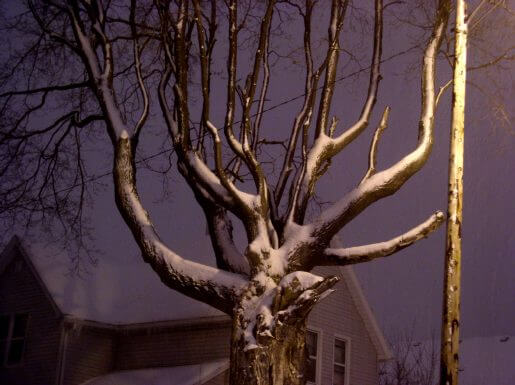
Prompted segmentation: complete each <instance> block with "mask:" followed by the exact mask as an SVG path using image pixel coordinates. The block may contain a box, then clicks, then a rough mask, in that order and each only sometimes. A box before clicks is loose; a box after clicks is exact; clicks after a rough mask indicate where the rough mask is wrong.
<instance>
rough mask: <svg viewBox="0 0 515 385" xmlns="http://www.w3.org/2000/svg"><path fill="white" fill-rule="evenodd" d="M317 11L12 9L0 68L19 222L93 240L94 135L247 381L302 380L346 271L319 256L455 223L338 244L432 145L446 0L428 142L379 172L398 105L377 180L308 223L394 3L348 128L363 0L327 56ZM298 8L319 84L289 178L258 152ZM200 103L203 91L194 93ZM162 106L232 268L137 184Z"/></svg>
mask: <svg viewBox="0 0 515 385" xmlns="http://www.w3.org/2000/svg"><path fill="white" fill-rule="evenodd" d="M393 3H396V2H393ZM393 3H389V4H387V5H390V4H393ZM317 5H318V6H319V8H318V9H323V6H321V4H320V2H316V1H311V0H306V1H303V2H301V1H299V2H296V1H280V2H279V1H277V2H276V1H272V0H271V1H267V2H264V3H256V2H252V1H248V2H236V1H235V0H230V1H227V2H225V3H224V4H222V3H220V2H216V1H214V0H212V1H200V0H192V1H186V0H183V1H166V0H159V1H154V2H136V1H135V0H132V1H131V2H123V1H111V2H105V3H104V2H101V1H99V0H93V1H78V0H77V1H67V2H64V1H48V0H47V1H28V2H27V3H24V4H23V5H22V4H20V5H19V7H20V8H19V9H11V10H9V12H7V14H8V15H7V16H8V17H7V18H6V20H5V21H4V23H3V25H4V26H5V28H6V29H8V30H9V33H10V35H9V36H10V37H11V39H10V42H15V41H16V43H10V44H11V46H10V47H6V50H5V52H6V54H4V56H3V57H2V59H3V60H4V62H5V63H4V64H5V68H7V70H5V71H4V72H3V73H2V76H1V78H0V82H1V83H0V84H1V86H2V92H1V93H0V98H1V100H0V102H1V104H0V108H1V111H2V114H1V120H0V130H1V131H0V132H1V137H0V177H1V178H2V184H1V187H0V213H1V215H2V219H3V221H9V220H10V221H11V222H12V223H16V222H18V221H19V220H20V219H22V220H24V221H25V223H27V224H29V225H30V224H31V223H33V222H38V223H41V224H43V225H45V224H47V225H48V227H51V226H53V224H54V223H55V222H54V220H55V219H56V220H57V221H58V222H59V223H61V225H62V227H61V228H62V229H63V232H64V235H66V239H75V240H77V241H78V242H79V244H80V245H81V246H84V244H83V243H82V239H83V236H84V234H85V232H84V227H83V223H84V222H83V221H82V218H81V217H82V207H83V204H84V202H86V201H87V199H88V194H89V192H88V190H87V188H86V183H85V182H87V181H88V180H90V179H88V177H87V173H86V171H85V162H86V158H87V156H86V155H85V153H87V152H88V151H89V150H90V149H91V148H92V147H94V146H100V147H101V148H105V149H106V150H110V152H111V153H113V176H114V178H113V180H114V185H115V199H116V204H117V207H118V209H119V211H120V213H121V215H122V217H123V219H124V220H125V222H126V224H127V226H128V227H129V228H130V230H131V232H132V234H133V236H134V239H135V240H136V242H137V244H138V246H139V248H140V250H141V253H142V256H143V258H144V260H145V261H146V262H147V263H149V264H150V266H151V267H152V268H153V269H154V271H155V272H156V273H157V274H158V276H159V277H160V279H161V280H162V281H163V283H164V284H166V285H167V286H168V287H170V288H172V289H175V290H177V291H179V292H181V293H183V294H185V295H187V296H189V297H191V298H194V299H197V300H199V301H202V302H205V303H208V304H210V305H212V306H214V307H216V308H217V309H219V310H221V311H223V312H225V313H227V314H229V315H230V316H231V317H232V319H233V333H232V341H231V382H232V383H234V384H240V383H246V384H247V383H248V384H283V383H284V384H298V383H303V377H302V371H303V366H304V356H305V352H304V339H305V320H306V317H307V315H308V314H309V311H310V310H311V309H312V307H313V306H314V304H315V303H316V302H317V301H319V300H320V299H321V298H323V297H324V296H326V295H328V294H329V293H330V292H331V288H332V286H334V284H335V283H336V282H337V278H336V277H319V276H316V275H314V274H312V273H310V271H311V270H312V269H313V267H315V266H318V265H335V266H336V265H346V264H352V263H359V262H365V261H369V260H372V259H374V258H378V257H384V256H387V255H391V254H393V253H394V252H396V251H398V250H400V249H402V248H405V247H407V246H409V245H411V244H413V243H414V242H416V241H417V240H419V239H421V238H423V237H425V236H427V235H428V234H429V233H430V232H432V231H434V230H435V229H436V228H437V227H438V226H439V225H440V224H441V223H442V221H443V214H442V213H440V212H437V213H435V214H433V215H431V216H430V217H429V218H428V219H427V220H426V221H424V222H423V223H421V224H420V225H418V226H416V227H414V228H413V229H411V230H410V231H408V232H406V233H404V234H402V235H400V236H398V237H395V238H393V239H391V240H388V241H385V242H380V243H376V244H372V245H365V246H357V247H351V248H331V247H330V241H331V239H332V238H333V236H334V235H335V234H336V233H337V232H338V231H340V230H341V229H342V228H343V227H344V226H345V225H346V224H348V223H349V222H350V221H352V220H353V219H354V218H355V217H356V216H357V215H359V214H360V213H361V212H363V210H365V209H366V208H367V207H368V206H369V205H371V204H372V203H374V202H376V201H378V200H379V199H381V198H384V197H386V196H389V195H391V194H393V193H395V192H396V191H397V190H398V189H399V188H400V187H401V186H402V185H403V184H404V183H405V182H406V181H407V180H408V179H409V178H410V177H411V176H413V175H414V174H415V173H416V172H417V171H418V170H419V169H420V168H421V167H422V166H423V165H424V163H425V162H426V160H427V158H428V156H429V154H430V151H431V147H432V133H433V121H434V115H435V109H436V105H437V92H436V84H435V83H436V81H435V71H436V59H437V56H438V53H439V49H440V47H441V43H442V41H443V39H444V37H445V36H446V31H447V21H448V18H449V13H450V11H451V5H450V1H449V0H439V1H438V2H437V4H436V8H435V10H434V12H432V13H431V15H432V16H431V27H430V31H429V35H430V36H429V37H428V36H427V35H426V43H425V48H424V50H423V54H422V67H421V78H422V85H421V99H422V102H421V115H420V121H419V127H418V129H419V138H418V142H417V144H416V146H415V148H414V149H413V150H412V151H411V152H409V153H408V154H407V155H406V156H404V157H403V158H402V159H401V160H399V161H398V162H396V163H394V164H393V165H392V166H390V167H388V168H386V169H384V170H380V169H379V167H378V165H377V161H376V155H377V148H378V143H379V140H380V138H381V133H382V132H383V130H384V129H385V127H386V125H387V121H388V116H389V113H390V110H389V108H386V109H385V111H384V113H383V116H382V119H381V121H380V122H379V124H378V127H377V130H376V134H375V135H374V138H373V141H372V144H371V146H370V151H369V167H368V169H367V170H366V171H365V173H364V176H363V178H362V180H361V181H360V182H359V183H358V184H357V186H355V187H354V188H353V189H352V190H351V191H350V192H348V193H347V194H345V196H343V197H342V198H341V199H340V200H338V201H337V202H335V203H334V204H332V205H330V207H328V208H326V209H324V210H322V211H321V212H320V213H319V214H318V215H316V216H315V217H314V218H308V217H307V210H308V207H309V204H310V202H311V201H313V198H314V194H315V187H316V183H317V181H318V180H319V179H320V178H321V177H322V176H323V175H324V173H325V172H326V171H327V170H328V168H329V166H330V164H331V161H332V160H333V158H334V157H335V156H336V155H337V154H338V153H340V152H341V151H342V150H343V149H344V148H345V147H346V146H348V145H349V144H350V143H351V142H352V141H353V140H355V139H356V138H357V137H358V136H359V134H361V133H362V132H363V131H364V130H365V128H366V127H367V126H368V124H369V122H370V120H371V116H372V111H373V107H374V105H375V102H376V97H377V92H378V87H379V82H380V79H381V74H380V66H381V60H382V57H381V51H382V34H383V10H384V9H385V7H386V6H387V5H386V6H385V5H383V3H382V1H381V0H376V1H375V6H374V31H373V35H372V38H373V52H372V55H371V63H370V71H369V72H370V76H369V85H368V91H367V94H366V97H365V100H364V101H363V107H362V110H361V113H360V116H359V118H358V119H357V120H356V121H355V122H354V123H353V124H351V125H349V126H348V127H345V128H344V129H343V130H340V129H338V119H337V118H336V117H333V116H332V110H333V109H332V108H331V107H332V99H333V93H334V88H335V82H336V74H337V68H338V62H339V56H340V52H341V49H342V47H341V43H340V41H341V37H340V34H341V31H342V29H343V25H344V21H345V20H346V16H347V15H348V14H349V12H348V11H349V10H353V7H352V6H353V5H352V3H351V2H350V1H348V0H333V1H332V3H331V9H330V14H329V15H328V18H329V20H328V21H327V29H328V32H327V37H326V39H325V45H324V47H325V52H324V54H323V55H320V57H321V60H319V62H317V60H316V58H317V57H318V56H319V55H316V56H315V55H313V50H312V45H313V44H312V30H313V28H312V20H313V15H314V13H315V12H316V6H317ZM24 6H26V7H24ZM285 12H286V13H288V15H291V17H294V16H296V17H298V18H299V19H300V22H301V23H302V25H303V30H304V33H303V56H304V59H303V60H304V65H305V68H306V72H305V79H304V82H305V86H304V88H305V93H304V95H303V101H302V106H301V109H300V111H299V112H298V114H297V115H296V116H295V117H294V119H293V123H292V126H291V129H290V130H289V132H288V134H287V135H288V138H287V139H286V141H285V145H284V147H285V151H284V153H283V154H282V155H281V160H282V164H281V167H280V172H279V174H278V175H277V176H276V178H273V175H271V174H270V173H269V172H267V171H268V169H267V168H266V164H265V163H264V162H263V161H261V160H260V151H261V149H262V148H263V146H265V145H267V144H271V143H273V142H274V141H273V140H267V138H263V137H262V135H261V134H260V132H261V131H260V128H261V123H262V117H263V113H264V106H265V102H266V100H267V90H268V84H269V79H270V76H269V74H270V65H269V57H270V55H271V49H270V44H271V38H272V37H274V36H275V35H274V30H275V28H277V25H278V21H274V20H275V19H280V18H281V17H283V15H284V13H285ZM274 17H275V19H274ZM222 27H224V29H223V30H222ZM253 38H254V39H255V44H254V48H255V49H254V51H253V54H252V55H251V60H249V61H250V66H249V67H250V68H249V72H248V74H247V73H245V72H244V69H242V66H241V62H240V61H239V60H238V59H239V58H240V56H239V55H240V52H239V50H238V47H239V44H240V43H241V42H242V41H243V42H246V41H250V42H252V39H253ZM225 40H226V41H227V43H226V45H225V46H222V49H223V51H224V52H226V55H224V56H225V57H227V72H226V74H225V79H224V80H225V84H224V88H225V90H226V92H225V93H226V100H225V103H224V112H223V118H222V119H219V120H220V121H222V120H223V123H220V124H216V123H215V120H216V119H215V117H214V116H215V108H213V106H216V102H217V101H218V100H219V99H220V98H219V97H218V93H219V92H218V90H216V91H217V97H216V98H215V97H213V95H212V90H213V84H214V83H213V72H212V70H211V64H212V62H213V60H214V58H215V47H216V42H217V41H219V42H221V41H225ZM8 43H9V42H4V45H6V46H7V45H8ZM220 44H221V43H220ZM195 79H197V83H198V86H197V87H195ZM240 79H245V80H244V81H240ZM197 97H198V98H199V100H200V103H198V104H195V99H196V98H197ZM158 116H160V117H161V119H160V120H159V124H158V129H159V130H160V131H161V132H162V133H163V132H164V133H166V135H167V136H168V138H169V140H170V141H171V143H172V145H173V149H174V155H175V157H176V159H177V162H176V163H177V164H176V166H177V169H178V171H179V173H180V174H181V175H182V176H183V177H184V180H185V181H186V183H187V184H188V185H189V187H190V188H191V191H192V193H193V194H194V196H195V199H196V201H197V202H198V204H199V205H200V207H201V208H202V210H203V212H204V214H205V217H206V221H207V225H208V230H209V234H210V237H211V241H212V246H213V250H214V252H215V255H216V261H217V268H214V267H210V266H207V265H203V264H199V263H195V262H192V261H189V260H186V259H184V258H182V257H181V256H179V255H177V254H176V253H175V252H174V251H173V250H172V249H171V248H170V247H168V246H167V245H165V244H164V243H163V242H162V240H161V238H160V237H159V235H158V234H157V231H156V229H155V228H154V226H153V223H152V221H151V219H150V217H149V215H148V213H147V211H146V210H145V208H144V205H143V203H142V201H141V199H140V197H139V195H138V192H137V183H136V171H137V167H136V164H137V162H139V161H141V159H139V158H138V152H137V151H138V149H141V144H142V143H144V141H145V135H144V134H145V133H149V132H150V131H151V128H150V126H151V123H150V122H151V121H152V122H154V120H157V119H158ZM194 117H196V118H194ZM236 119H238V121H236ZM197 120H198V121H199V122H198V124H197V123H196V121H197ZM153 124H154V123H152V125H153ZM104 133H107V137H108V138H109V140H108V141H107V142H106V141H105V140H104V135H103V134H104ZM140 151H141V150H140ZM140 153H141V152H140ZM74 186H78V187H79V188H78V189H72V188H71V187H74ZM234 220H237V221H239V223H241V225H242V227H243V229H244V232H245V234H246V238H247V247H246V248H245V250H244V251H243V252H240V251H239V250H238V248H237V247H236V245H235V242H234V239H233V221H234Z"/></svg>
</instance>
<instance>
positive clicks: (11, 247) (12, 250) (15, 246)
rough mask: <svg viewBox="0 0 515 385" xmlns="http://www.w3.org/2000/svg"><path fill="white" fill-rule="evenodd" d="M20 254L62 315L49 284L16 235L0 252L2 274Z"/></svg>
mask: <svg viewBox="0 0 515 385" xmlns="http://www.w3.org/2000/svg"><path fill="white" fill-rule="evenodd" d="M16 251H18V253H16ZM18 255H19V256H21V258H23V261H24V262H25V264H26V265H27V266H28V268H29V270H30V271H31V273H32V275H33V276H34V279H35V280H36V282H37V283H38V285H39V286H40V287H41V291H42V292H43V294H44V295H45V297H46V298H47V299H48V302H49V303H50V305H51V306H52V308H53V309H54V311H55V313H56V315H58V316H60V315H62V312H61V310H60V308H59V306H57V304H56V302H55V301H54V297H53V296H52V294H51V293H50V292H49V291H48V287H47V285H46V284H45V282H43V280H42V279H41V276H40V275H39V273H38V270H37V268H36V267H35V266H34V264H33V263H32V259H31V258H30V257H29V255H28V254H27V251H26V250H25V248H24V247H23V245H22V243H21V241H20V239H19V238H18V237H17V236H16V235H15V236H14V237H12V238H11V240H10V241H9V243H8V244H7V246H6V247H5V249H4V250H3V251H2V252H1V253H0V275H2V274H3V273H4V271H5V269H6V268H7V266H9V264H10V263H11V261H12V260H13V259H14V258H16V257H17V256H18Z"/></svg>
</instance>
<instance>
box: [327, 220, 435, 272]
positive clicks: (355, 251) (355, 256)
mask: <svg viewBox="0 0 515 385" xmlns="http://www.w3.org/2000/svg"><path fill="white" fill-rule="evenodd" d="M444 219H445V216H444V214H443V213H442V212H441V211H438V212H436V213H435V214H433V215H431V216H430V217H429V218H428V219H427V220H426V221H425V222H423V223H421V224H420V225H418V226H416V227H414V228H412V229H411V230H409V231H408V232H406V233H404V234H402V235H400V236H398V237H395V238H393V239H390V240H388V241H385V242H380V243H374V244H370V245H365V246H356V247H349V248H337V249H336V248H327V249H325V251H324V257H323V259H322V264H324V265H350V264H355V263H361V262H367V261H371V260H373V259H375V258H381V257H387V256H389V255H392V254H394V253H396V252H397V251H399V250H402V249H404V248H406V247H408V246H411V245H412V244H413V243H415V242H417V241H418V240H420V239H422V238H425V237H427V236H428V235H429V234H430V233H432V232H433V231H435V230H436V229H437V228H438V227H440V225H441V224H442V223H443V222H444Z"/></svg>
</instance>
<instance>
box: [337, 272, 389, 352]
mask: <svg viewBox="0 0 515 385" xmlns="http://www.w3.org/2000/svg"><path fill="white" fill-rule="evenodd" d="M340 271H341V274H342V277H343V279H344V281H345V283H346V284H347V287H348V288H349V291H350V294H351V296H352V299H353V300H354V303H355V305H356V308H357V309H358V313H359V315H360V316H361V318H362V319H363V321H364V322H365V328H366V329H367V331H368V334H369V335H370V339H371V340H372V344H373V345H374V347H375V348H376V351H377V358H378V360H379V361H386V360H390V359H391V358H392V357H393V354H392V351H391V350H390V347H389V345H388V343H387V342H386V339H385V337H384V335H383V332H382V331H381V328H380V327H379V325H378V323H377V320H376V317H375V316H374V313H373V311H372V308H371V307H370V305H369V304H368V301H367V300H366V298H365V294H364V293H363V290H362V289H361V285H360V284H359V281H358V277H357V276H356V273H355V272H354V269H353V268H352V266H343V267H340Z"/></svg>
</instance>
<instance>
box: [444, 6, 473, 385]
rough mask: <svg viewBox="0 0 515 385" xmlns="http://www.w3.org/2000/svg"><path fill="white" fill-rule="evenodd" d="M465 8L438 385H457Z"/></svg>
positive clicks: (458, 42) (458, 41)
mask: <svg viewBox="0 0 515 385" xmlns="http://www.w3.org/2000/svg"><path fill="white" fill-rule="evenodd" d="M465 9H466V4H465V0H457V1H456V29H455V48H454V50H455V57H454V75H453V77H454V84H453V95H452V121H451V145H450V155H449V196H448V199H449V201H448V206H447V237H446V247H445V278H444V298H443V323H442V341H441V342H442V346H441V357H440V358H441V360H440V385H457V384H458V364H459V355H458V346H459V328H460V291H461V283H460V280H461V279H460V276H461V224H462V209H463V205H462V203H463V147H464V146H463V142H464V128H465V81H466V72H467V24H466V22H465Z"/></svg>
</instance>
